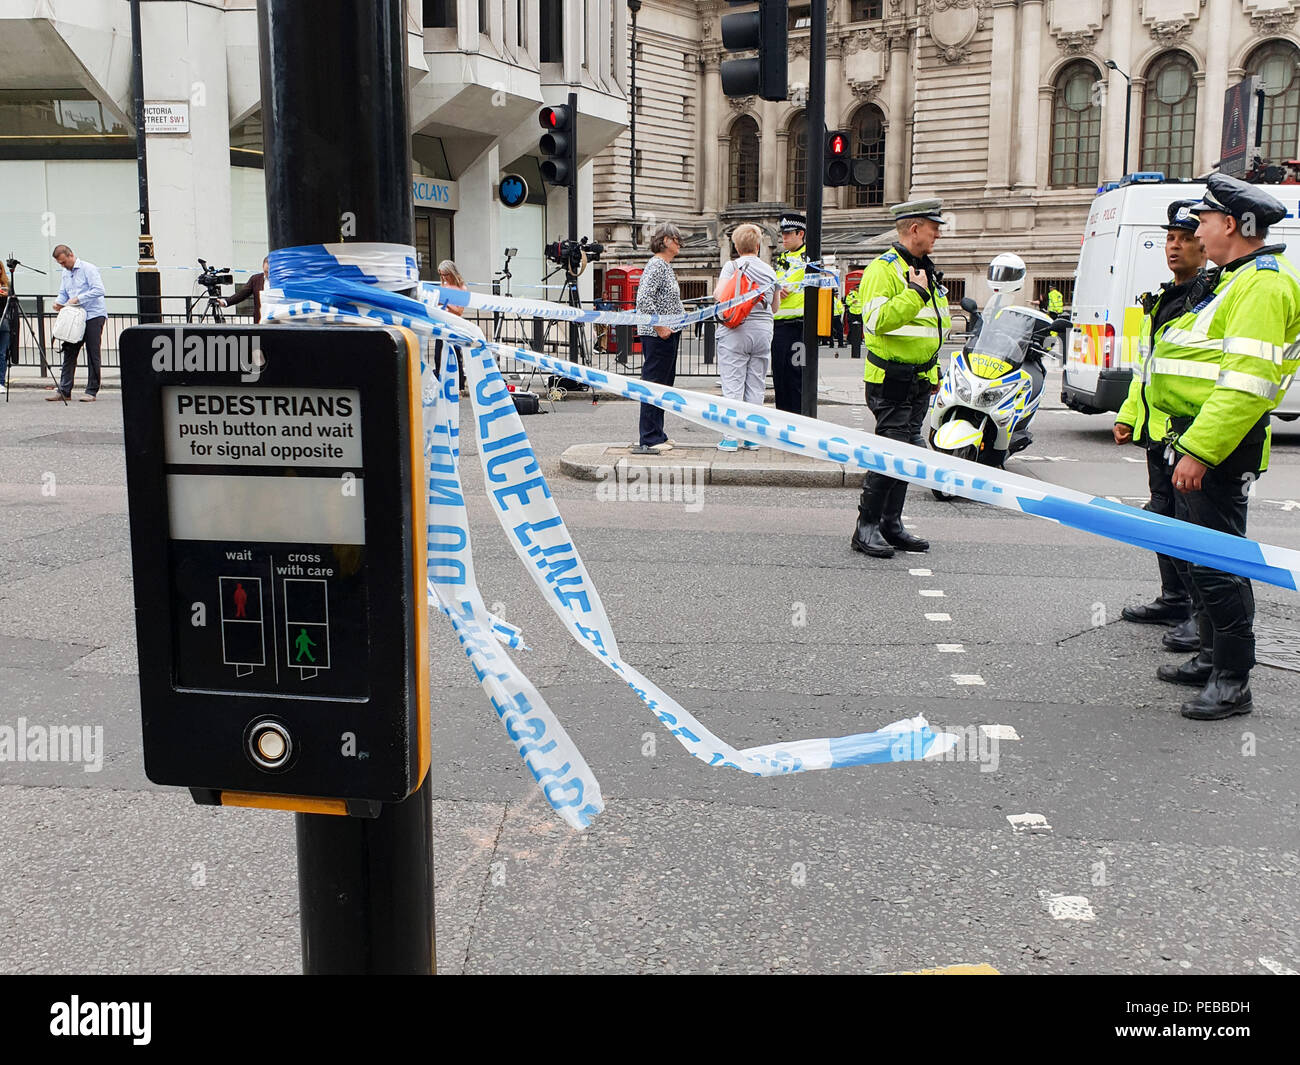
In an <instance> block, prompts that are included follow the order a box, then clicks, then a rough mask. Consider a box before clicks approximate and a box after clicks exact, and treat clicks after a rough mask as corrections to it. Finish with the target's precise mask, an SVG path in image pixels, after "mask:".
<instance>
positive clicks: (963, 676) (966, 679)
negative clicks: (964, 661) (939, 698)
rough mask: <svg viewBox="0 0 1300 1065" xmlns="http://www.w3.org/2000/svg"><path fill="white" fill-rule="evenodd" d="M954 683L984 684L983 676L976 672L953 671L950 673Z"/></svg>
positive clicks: (981, 685)
mask: <svg viewBox="0 0 1300 1065" xmlns="http://www.w3.org/2000/svg"><path fill="white" fill-rule="evenodd" d="M950 675H951V677H952V680H953V683H954V684H978V685H979V686H980V687H983V686H984V678H983V677H981V676H980V675H979V674H978V673H953V674H950Z"/></svg>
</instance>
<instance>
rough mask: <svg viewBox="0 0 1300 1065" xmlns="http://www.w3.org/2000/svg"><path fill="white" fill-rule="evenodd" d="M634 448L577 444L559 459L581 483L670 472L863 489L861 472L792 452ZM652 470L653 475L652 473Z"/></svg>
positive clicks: (714, 481)
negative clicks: (635, 450) (653, 452)
mask: <svg viewBox="0 0 1300 1065" xmlns="http://www.w3.org/2000/svg"><path fill="white" fill-rule="evenodd" d="M632 447H633V445H632V444H574V445H573V446H572V447H570V448H568V449H567V450H566V451H565V452H564V454H562V455H561V456H560V470H561V472H563V473H565V474H567V475H568V476H570V477H573V478H576V479H577V480H580V481H607V480H609V479H610V478H615V479H617V480H619V481H625V480H627V481H631V480H641V479H644V478H646V477H647V476H662V471H665V470H670V469H691V470H695V471H700V472H699V473H698V474H696V476H702V477H703V483H704V484H710V485H723V484H748V485H774V486H779V487H807V488H843V487H846V486H847V487H850V488H860V487H861V486H862V471H861V470H856V469H855V470H850V469H848V468H847V467H846V466H845V465H844V464H843V463H839V462H827V461H825V460H822V459H814V458H810V457H808V456H805V455H792V454H790V453H789V452H788V451H779V450H777V449H775V448H769V447H761V448H759V449H758V450H757V451H731V452H728V451H719V450H718V449H717V448H716V447H715V446H713V445H690V444H678V445H677V446H675V447H674V448H673V449H672V450H671V451H665V452H663V453H661V454H658V455H634V454H632ZM651 471H653V472H651Z"/></svg>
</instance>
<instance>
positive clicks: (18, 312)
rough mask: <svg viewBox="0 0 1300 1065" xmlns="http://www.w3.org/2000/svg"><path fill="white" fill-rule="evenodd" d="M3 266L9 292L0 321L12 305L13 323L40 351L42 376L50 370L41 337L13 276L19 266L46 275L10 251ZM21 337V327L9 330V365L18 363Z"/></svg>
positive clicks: (5, 318)
mask: <svg viewBox="0 0 1300 1065" xmlns="http://www.w3.org/2000/svg"><path fill="white" fill-rule="evenodd" d="M5 266H6V267H7V268H8V270H9V294H8V295H7V296H5V301H4V309H3V310H0V322H2V321H7V320H8V317H9V313H10V307H11V306H12V307H13V315H14V319H15V323H17V322H21V323H22V324H23V325H25V326H26V327H27V332H28V333H29V334H30V336H31V338H32V341H33V342H34V343H35V344H36V350H37V351H38V352H39V353H40V356H41V375H42V376H44V375H45V374H47V373H49V372H50V364H49V361H48V360H47V359H46V358H45V345H44V344H43V343H41V338H40V337H39V336H38V335H37V333H36V329H35V328H34V327H33V326H32V323H31V320H30V319H29V318H28V317H27V312H26V311H24V310H23V303H22V300H20V299H19V298H18V284H17V282H16V281H15V280H14V278H15V277H16V276H17V275H16V268H17V267H19V266H21V267H22V268H23V269H24V270H31V271H32V272H33V273H36V274H40V275H41V276H42V277H46V276H48V275H47V274H46V273H45V271H44V270H37V269H36V267H34V266H27V265H26V264H25V263H20V262H19V261H18V260H17V259H15V258H14V257H13V253H12V252H10V253H9V258H8V259H6V260H5ZM21 337H22V330H21V329H18V328H11V329H10V330H9V344H10V347H11V348H12V354H13V355H14V356H15V358H13V359H12V360H11V361H10V365H17V363H18V359H17V357H16V356H17V354H18V343H19V340H20V339H21ZM9 355H10V353H9V352H6V353H5V359H6V360H9ZM8 376H9V374H8V372H6V373H5V377H6V379H8ZM5 403H6V404H8V403H9V390H8V389H7V388H6V389H5Z"/></svg>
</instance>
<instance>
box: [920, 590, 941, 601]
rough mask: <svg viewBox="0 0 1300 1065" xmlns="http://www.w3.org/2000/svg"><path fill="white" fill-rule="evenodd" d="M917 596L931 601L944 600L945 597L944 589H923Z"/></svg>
mask: <svg viewBox="0 0 1300 1065" xmlns="http://www.w3.org/2000/svg"><path fill="white" fill-rule="evenodd" d="M917 594H918V595H924V596H926V597H928V598H930V599H942V598H943V597H944V595H943V589H942V588H922V589H921V590H920V591H919V592H918V593H917Z"/></svg>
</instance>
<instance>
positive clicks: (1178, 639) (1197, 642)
mask: <svg viewBox="0 0 1300 1065" xmlns="http://www.w3.org/2000/svg"><path fill="white" fill-rule="evenodd" d="M1160 642H1161V644H1163V645H1164V648H1165V650H1166V651H1199V650H1200V649H1201V638H1200V636H1199V635H1197V631H1196V619H1195V618H1188V619H1187V620H1186V621H1184V622H1183V623H1182V624H1181V625H1179V626H1178V627H1177V628H1175V629H1170V630H1169V631H1168V632H1166V633H1165V634H1164V635H1163V636H1161V637H1160Z"/></svg>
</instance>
